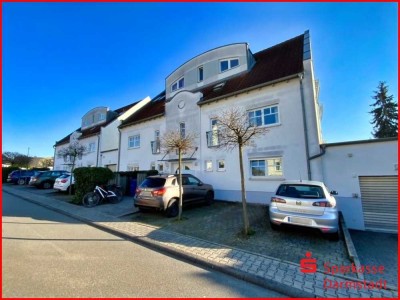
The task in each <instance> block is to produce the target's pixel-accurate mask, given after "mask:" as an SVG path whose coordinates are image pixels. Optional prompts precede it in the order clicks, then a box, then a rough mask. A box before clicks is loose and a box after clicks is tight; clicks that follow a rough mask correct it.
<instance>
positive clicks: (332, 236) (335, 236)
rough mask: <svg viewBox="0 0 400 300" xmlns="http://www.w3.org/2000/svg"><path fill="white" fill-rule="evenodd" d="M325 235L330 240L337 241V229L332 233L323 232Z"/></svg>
mask: <svg viewBox="0 0 400 300" xmlns="http://www.w3.org/2000/svg"><path fill="white" fill-rule="evenodd" d="M325 235H326V237H327V238H328V240H330V241H334V242H337V241H338V240H339V231H336V232H334V233H325Z"/></svg>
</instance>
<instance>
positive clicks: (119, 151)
mask: <svg viewBox="0 0 400 300" xmlns="http://www.w3.org/2000/svg"><path fill="white" fill-rule="evenodd" d="M118 134H119V138H118V165H117V172H120V171H121V170H120V167H119V164H120V162H121V129H120V128H118Z"/></svg>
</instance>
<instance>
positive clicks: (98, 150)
mask: <svg viewBox="0 0 400 300" xmlns="http://www.w3.org/2000/svg"><path fill="white" fill-rule="evenodd" d="M100 132H101V131H100ZM99 154H100V134H99V135H98V136H97V160H96V167H98V166H99Z"/></svg>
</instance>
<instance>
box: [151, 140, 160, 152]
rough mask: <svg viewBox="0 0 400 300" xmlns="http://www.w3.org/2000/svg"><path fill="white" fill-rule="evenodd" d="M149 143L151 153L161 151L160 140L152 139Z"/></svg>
mask: <svg viewBox="0 0 400 300" xmlns="http://www.w3.org/2000/svg"><path fill="white" fill-rule="evenodd" d="M150 143H151V153H153V154H160V153H161V145H160V141H152V142H150Z"/></svg>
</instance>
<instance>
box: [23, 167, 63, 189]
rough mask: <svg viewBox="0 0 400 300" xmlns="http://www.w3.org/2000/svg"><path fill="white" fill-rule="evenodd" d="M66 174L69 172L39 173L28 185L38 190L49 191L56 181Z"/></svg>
mask: <svg viewBox="0 0 400 300" xmlns="http://www.w3.org/2000/svg"><path fill="white" fill-rule="evenodd" d="M66 173H69V172H68V171H65V170H53V171H45V172H41V173H39V174H38V175H36V176H34V177H32V178H31V180H30V181H29V184H30V185H33V186H35V187H37V188H40V189H50V188H52V187H53V185H54V182H55V181H56V179H57V178H58V177H60V176H61V175H63V174H66Z"/></svg>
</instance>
